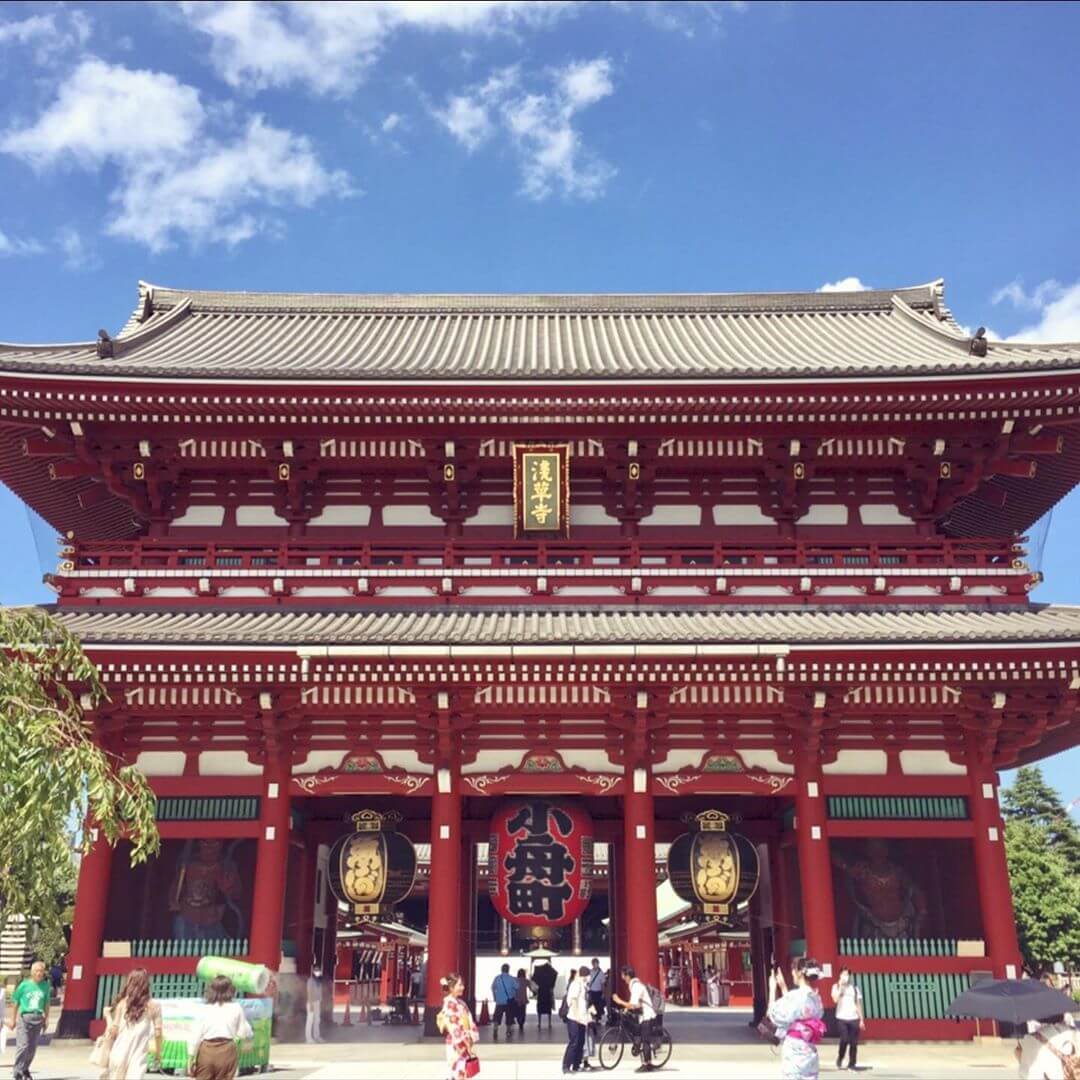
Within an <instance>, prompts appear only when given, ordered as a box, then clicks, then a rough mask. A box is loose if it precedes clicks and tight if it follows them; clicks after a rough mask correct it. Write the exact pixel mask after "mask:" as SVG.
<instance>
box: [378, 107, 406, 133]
mask: <svg viewBox="0 0 1080 1080" xmlns="http://www.w3.org/2000/svg"><path fill="white" fill-rule="evenodd" d="M401 121H402V116H401V114H400V113H396V112H392V113H387V115H386V116H384V117H383V120H382V123H381V124H380V125H379V129H380V130H381V131H382V133H383V134H384V135H389V134H390V132H391V131H393V130H394V129H395V128H396V127H399V126H400V125H401Z"/></svg>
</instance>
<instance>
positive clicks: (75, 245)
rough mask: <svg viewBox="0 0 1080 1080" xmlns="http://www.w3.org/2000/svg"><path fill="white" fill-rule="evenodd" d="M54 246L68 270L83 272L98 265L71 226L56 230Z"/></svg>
mask: <svg viewBox="0 0 1080 1080" xmlns="http://www.w3.org/2000/svg"><path fill="white" fill-rule="evenodd" d="M56 246H57V248H58V249H59V250H60V253H61V255H63V257H64V265H65V266H66V267H67V268H68V269H69V270H85V269H87V268H90V267H95V266H98V265H100V264H99V260H98V258H97V256H96V255H95V254H94V253H93V251H91V249H90V248H89V246H88V245H87V243H86V241H85V240H83V238H82V234H81V233H80V232H79V230H78V229H76V228H75V227H74V226H73V225H64V226H63V227H61V228H59V229H57V231H56Z"/></svg>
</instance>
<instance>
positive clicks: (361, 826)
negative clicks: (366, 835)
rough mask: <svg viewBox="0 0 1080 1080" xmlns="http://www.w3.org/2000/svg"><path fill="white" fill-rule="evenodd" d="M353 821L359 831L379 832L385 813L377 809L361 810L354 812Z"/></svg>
mask: <svg viewBox="0 0 1080 1080" xmlns="http://www.w3.org/2000/svg"><path fill="white" fill-rule="evenodd" d="M352 823H353V825H354V826H355V827H356V831H357V832H379V831H380V830H381V829H382V826H383V815H382V814H380V813H379V812H378V811H377V810H361V811H359V813H356V814H353V816H352Z"/></svg>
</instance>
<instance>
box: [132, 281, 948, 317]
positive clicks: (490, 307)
mask: <svg viewBox="0 0 1080 1080" xmlns="http://www.w3.org/2000/svg"><path fill="white" fill-rule="evenodd" d="M943 285H944V283H943V281H942V279H940V278H938V279H936V280H935V281H932V282H928V283H926V284H924V285H913V286H907V287H904V288H900V289H866V290H859V291H851V292H683V293H648V292H642V293H341V292H319V293H305V292H248V291H226V290H213V289H176V288H171V287H168V286H160V285H153V284H150V283H149V282H144V281H140V282H139V290H140V293H139V304H140V309H141V310H142V311H143V312H144V314H143V315H142V316H141V317H142V319H145V318H147V317H148V314H149V313H148V312H147V311H146V309H147V307H149V308H150V309H151V311H160V310H164V309H168V308H171V307H174V306H175V305H176V304H178V303H181V302H182V301H183V300H184V299H185V298H190V299H191V302H192V306H193V308H194V310H196V311H221V312H228V311H235V312H280V313H290V312H307V311H310V312H342V313H346V312H351V311H357V312H365V313H367V312H391V313H392V312H409V313H414V312H442V313H470V312H475V313H478V314H479V313H484V312H490V311H500V312H514V311H520V312H550V313H558V312H564V311H565V312H583V313H588V312H597V313H601V312H603V313H607V312H618V311H633V312H649V311H672V312H695V311H701V312H718V313H730V314H738V313H742V312H745V313H747V314H754V313H757V312H772V313H791V314H801V313H803V312H816V311H822V312H831V311H887V310H888V309H889V307H890V305H891V303H892V298H893V297H894V296H901V297H903V299H904V301H905V303H907V304H908V305H909V306H912V307H917V308H920V309H924V310H925V309H932V310H933V311H934V312H935V313H937V311H938V308H939V305H940V303H941V296H942V289H943ZM137 313H138V309H137Z"/></svg>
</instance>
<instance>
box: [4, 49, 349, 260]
mask: <svg viewBox="0 0 1080 1080" xmlns="http://www.w3.org/2000/svg"><path fill="white" fill-rule="evenodd" d="M231 116H232V113H231V112H230V110H214V109H208V108H207V107H205V106H204V105H203V103H202V101H201V100H200V97H199V93H198V91H197V90H195V89H194V88H193V87H191V86H187V85H185V84H184V83H181V82H179V81H178V80H177V79H175V78H173V77H172V76H171V75H166V74H163V73H161V72H155V71H145V70H132V69H129V68H125V67H123V66H121V65H114V64H107V63H105V62H104V61H102V60H99V59H96V58H91V59H88V60H85V61H83V62H82V63H81V64H79V66H78V67H77V68H76V69H75V71H74V72H73V73H72V74H71V76H70V77H69V78H68V80H67V81H66V82H65V83H64V84H63V85H62V86H61V87H60V89H59V91H58V93H57V96H56V99H55V101H53V103H52V104H51V105H49V106H48V107H47V108H46V109H45V110H44V112H42V114H41V115H40V116H39V117H38V119H37V121H36V122H35V123H33V124H31V125H30V126H28V127H24V128H22V129H15V130H12V131H9V132H7V133H6V134H5V135H3V136H2V137H0V150H2V151H5V152H7V153H10V154H14V155H16V156H18V157H21V158H23V159H24V160H26V161H28V162H29V163H31V164H32V165H34V166H35V167H37V168H47V167H51V166H56V165H60V164H64V163H69V162H71V163H74V164H76V165H78V166H80V167H82V168H85V169H101V168H103V167H106V166H111V167H114V168H115V169H116V171H117V182H116V186H115V189H114V191H113V194H112V197H111V199H112V202H113V204H114V206H115V207H116V211H115V213H114V215H113V216H112V217H111V219H110V220H109V221H108V222H107V225H106V231H107V232H109V233H111V234H113V235H115V236H122V237H125V238H128V239H131V240H135V241H137V242H139V243H142V244H145V245H146V246H147V247H149V248H150V249H151V250H152V251H161V250H163V249H164V248H166V247H169V246H171V245H172V244H173V243H174V242H175V240H176V239H177V238H178V237H182V236H186V237H187V238H188V239H189V240H191V241H193V242H219V243H225V244H229V245H233V244H237V243H240V242H241V241H242V240H246V239H248V238H250V237H251V236H253V235H255V233H257V232H260V231H263V230H264V229H266V228H268V227H270V225H271V223H272V219H269V218H267V217H266V215H265V208H266V207H267V206H271V207H279V206H284V205H286V204H295V205H299V206H310V205H311V204H312V203H313V202H314V201H316V200H317V199H319V198H322V197H324V196H327V195H337V196H342V195H346V194H348V193H349V191H350V187H349V182H348V179H347V177H346V176H345V174H344V173H342V172H340V171H331V170H328V169H326V168H325V167H324V166H323V165H322V164H321V162H320V161H319V159H318V157H317V155H316V153H315V151H314V149H313V147H312V145H311V143H310V142H309V140H307V139H306V138H304V137H303V136H300V135H296V134H293V133H292V132H289V131H285V130H282V129H280V128H275V127H273V126H271V125H270V124H267V123H265V122H264V121H263V120H262V118H261V117H255V118H253V119H251V120H250V121H248V122H247V124H246V125H245V126H244V127H243V128H242V129H241V130H239V131H236V130H235V129H229V128H228V127H227V125H229V124H231V123H232V120H231ZM223 127H224V130H220V129H222V128H223Z"/></svg>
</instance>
